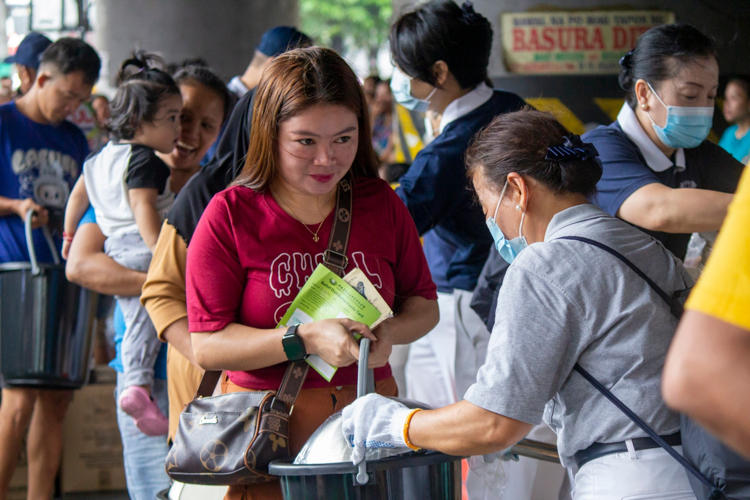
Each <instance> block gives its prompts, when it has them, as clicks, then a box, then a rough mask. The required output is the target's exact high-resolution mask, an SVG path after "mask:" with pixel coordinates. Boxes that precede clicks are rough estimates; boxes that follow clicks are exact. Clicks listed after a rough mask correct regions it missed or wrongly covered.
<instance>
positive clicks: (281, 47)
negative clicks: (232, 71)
mask: <svg viewBox="0 0 750 500" xmlns="http://www.w3.org/2000/svg"><path fill="white" fill-rule="evenodd" d="M309 44H312V40H310V38H309V37H308V36H307V35H305V34H304V33H302V32H300V31H298V30H297V28H294V27H292V26H276V27H275V28H271V29H270V30H268V31H266V32H265V33H263V37H261V39H260V44H258V47H257V48H256V49H255V55H254V56H253V59H252V61H250V65H249V66H248V67H247V69H246V70H245V73H244V74H243V75H242V76H239V75H238V76H235V77H234V78H232V80H230V82H229V84H228V85H227V88H228V89H229V91H230V92H232V93H234V94H235V95H236V96H237V98H238V99H239V98H241V97H242V96H243V95H245V94H246V93H247V92H248V91H249V90H250V89H253V88H255V87H257V86H258V82H259V81H260V77H261V75H262V74H263V70H264V69H266V66H268V63H270V62H271V61H272V60H273V58H274V57H276V56H278V55H279V54H282V53H284V52H286V51H287V50H289V49H290V48H294V47H304V46H305V45H309Z"/></svg>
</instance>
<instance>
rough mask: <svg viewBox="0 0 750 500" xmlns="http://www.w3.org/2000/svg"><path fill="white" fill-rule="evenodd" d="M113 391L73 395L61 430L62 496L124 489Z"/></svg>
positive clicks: (89, 389)
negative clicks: (72, 493)
mask: <svg viewBox="0 0 750 500" xmlns="http://www.w3.org/2000/svg"><path fill="white" fill-rule="evenodd" d="M114 391H115V385H114V384H92V385H88V386H86V387H84V388H83V389H81V390H78V391H75V393H74V396H73V401H72V402H71V404H70V409H69V410H68V415H67V417H66V418H65V426H64V429H63V457H62V491H63V493H70V492H90V491H112V490H124V489H125V468H124V465H123V459H122V441H121V439H120V431H119V429H118V428H117V407H116V403H115V398H114Z"/></svg>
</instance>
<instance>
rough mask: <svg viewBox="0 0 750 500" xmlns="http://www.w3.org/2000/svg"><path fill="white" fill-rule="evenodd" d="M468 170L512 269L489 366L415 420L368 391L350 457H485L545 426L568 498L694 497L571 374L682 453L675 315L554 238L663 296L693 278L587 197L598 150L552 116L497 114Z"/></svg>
mask: <svg viewBox="0 0 750 500" xmlns="http://www.w3.org/2000/svg"><path fill="white" fill-rule="evenodd" d="M466 162H467V165H468V167H469V176H470V177H471V179H472V181H473V184H474V187H475V188H476V192H477V195H478V197H479V202H480V204H481V207H482V209H483V211H484V213H485V217H486V218H487V226H488V227H489V229H490V233H491V234H492V237H493V239H494V241H495V246H496V248H497V250H498V251H499V252H500V255H502V256H503V258H505V259H507V260H508V261H510V262H511V265H510V268H509V269H508V271H507V274H506V276H505V281H504V283H503V286H502V288H501V289H500V296H499V300H498V305H497V308H498V311H502V314H501V315H498V318H497V322H496V323H495V326H494V329H493V331H492V336H491V338H490V345H489V350H488V354H487V360H486V362H485V364H484V366H482V367H481V368H480V370H479V373H478V376H477V381H476V383H475V384H474V385H472V386H471V387H470V388H469V390H468V391H467V392H466V396H465V398H464V400H463V401H461V402H458V403H455V404H453V405H450V406H447V407H444V408H440V409H436V410H429V411H427V410H424V411H416V412H414V411H412V410H409V409H407V408H406V407H404V406H403V405H401V404H400V403H397V402H395V401H393V400H389V399H386V398H383V397H380V396H378V395H369V396H367V397H365V398H360V399H358V400H357V401H355V402H354V403H353V404H352V405H350V406H349V407H347V408H345V409H344V412H343V431H344V434H345V436H346V437H347V438H349V439H352V440H353V441H352V442H353V443H354V446H355V450H354V452H353V454H352V460H353V461H355V462H356V460H357V459H358V458H359V457H360V456H361V454H362V453H364V443H367V445H368V446H372V445H373V444H376V446H388V447H391V446H393V447H395V448H403V449H408V448H412V449H418V448H425V449H430V450H439V451H442V452H444V453H449V454H452V455H482V454H487V453H492V452H496V451H499V450H503V449H507V448H509V447H510V446H512V445H513V444H515V443H516V442H518V441H519V440H520V439H522V438H523V437H524V436H525V435H526V434H527V433H528V432H529V430H530V429H531V428H532V426H533V425H535V424H538V423H540V422H541V421H542V420H544V421H545V422H546V423H547V424H548V425H550V427H552V429H553V430H554V431H555V432H556V433H557V446H558V450H559V452H560V457H561V460H562V463H563V465H564V466H565V467H567V468H568V469H569V470H571V471H573V472H575V486H574V491H573V498H574V500H594V499H596V500H614V499H617V500H620V499H622V498H626V497H627V498H639V499H644V500H645V499H656V498H659V499H664V498H669V499H672V500H688V499H690V500H694V499H695V495H694V494H693V493H692V490H691V489H690V485H689V483H688V478H687V474H686V472H685V471H684V470H683V468H682V467H681V466H680V465H679V464H678V463H677V462H676V461H675V460H674V459H673V458H672V457H670V456H669V455H668V454H667V452H665V451H664V450H662V449H661V448H659V446H658V445H657V444H656V443H655V442H654V441H652V440H651V439H650V438H645V437H644V436H645V435H646V434H645V433H644V432H643V431H641V430H640V429H639V428H638V427H636V426H635V425H634V424H633V423H632V422H631V421H630V420H629V419H628V418H627V417H626V416H625V415H624V414H623V413H621V412H620V410H619V409H618V408H617V407H615V406H614V405H613V404H612V403H610V402H609V401H608V400H607V399H605V398H604V397H603V396H602V395H601V394H600V393H599V392H598V391H597V390H596V389H595V388H594V387H593V386H592V385H590V384H589V382H587V381H586V380H585V379H584V378H583V377H582V376H581V375H580V374H579V373H574V366H575V365H576V363H578V364H580V365H581V366H582V367H583V368H584V369H585V370H587V371H588V372H589V373H591V374H592V375H593V376H594V377H596V378H597V379H598V380H599V381H601V382H602V383H603V384H604V385H605V386H606V387H610V388H612V391H613V392H614V393H615V395H616V396H617V397H619V398H620V399H621V400H622V401H623V402H624V403H625V404H626V405H628V406H629V407H630V408H631V409H632V410H633V411H634V412H635V413H636V414H638V415H640V416H642V417H643V418H645V419H646V420H647V423H648V424H649V425H650V426H651V427H652V428H653V429H654V430H655V431H656V432H657V433H658V434H659V435H661V436H663V437H664V438H665V439H666V440H667V442H668V443H670V444H671V445H673V446H674V447H676V448H677V450H678V451H679V450H680V436H679V430H680V428H679V425H680V423H679V416H678V415H677V414H675V413H673V412H672V411H670V410H669V409H668V408H667V406H666V405H665V403H664V402H663V401H662V398H661V392H660V382H661V370H662V367H663V364H664V359H665V356H666V353H667V349H668V347H669V343H670V340H671V339H672V335H673V333H674V330H675V328H676V326H677V319H675V318H674V317H673V316H672V314H671V312H670V309H669V307H667V306H666V303H665V302H661V299H660V298H659V297H658V296H657V295H656V294H655V292H654V291H653V290H652V289H651V288H650V287H649V286H648V285H647V284H646V283H645V281H644V280H643V278H641V277H640V276H639V275H638V274H636V273H635V272H634V271H633V270H632V269H630V268H628V267H627V266H626V265H625V264H624V263H622V262H620V261H619V260H618V259H617V258H615V257H614V256H613V255H610V254H609V253H607V252H606V251H604V250H603V249H601V248H597V247H596V246H594V245H592V244H589V243H586V242H582V241H576V240H570V239H565V238H570V237H579V238H580V237H583V238H588V239H590V240H596V241H597V242H599V243H603V244H604V245H607V246H608V247H610V248H613V249H615V250H617V251H619V252H620V253H621V254H622V255H624V256H625V257H626V258H627V259H629V260H630V261H631V262H632V263H633V264H635V265H636V266H637V267H638V268H640V270H641V271H642V272H644V273H645V274H646V275H647V276H648V277H649V278H650V279H652V280H653V281H654V282H655V283H656V284H657V285H658V286H659V287H660V288H662V290H663V291H665V292H666V293H667V294H673V293H675V292H677V291H680V290H684V289H685V288H687V287H688V286H690V284H691V279H690V277H689V276H688V274H687V272H686V271H685V269H684V267H683V266H682V264H681V263H680V261H679V260H678V259H677V258H675V256H674V255H672V253H670V252H668V251H667V250H666V249H665V248H664V247H663V246H662V245H661V244H660V243H659V242H657V241H655V240H654V239H653V238H651V237H649V236H648V235H646V234H644V233H643V232H641V231H639V230H637V229H636V228H633V227H632V226H631V225H630V224H627V223H625V222H623V221H622V220H619V219H617V218H615V217H612V216H610V215H608V214H606V213H605V212H603V211H601V210H600V209H599V208H597V207H596V206H594V205H591V204H589V203H588V202H587V198H588V197H589V196H591V195H592V194H594V193H595V190H596V183H597V181H598V180H599V178H600V176H601V173H602V169H601V165H600V163H599V162H598V161H597V158H596V149H595V148H594V147H593V146H591V145H590V144H585V143H582V142H581V140H580V138H578V137H577V136H571V135H569V134H568V132H567V131H566V130H565V128H564V127H563V126H562V125H561V124H560V123H558V122H557V121H556V120H555V119H554V118H553V117H552V116H551V115H548V114H545V113H541V112H538V111H533V110H524V111H519V112H516V113H511V114H508V115H503V116H499V117H498V118H496V119H495V120H494V121H493V122H492V123H491V124H490V125H489V126H488V127H487V128H486V129H484V130H483V131H482V132H480V134H479V135H478V136H477V139H476V142H474V143H473V145H472V146H471V147H470V149H469V151H468V152H467V159H466ZM601 443H608V444H607V445H603V444H601Z"/></svg>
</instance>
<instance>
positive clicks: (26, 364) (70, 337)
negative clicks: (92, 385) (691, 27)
mask: <svg viewBox="0 0 750 500" xmlns="http://www.w3.org/2000/svg"><path fill="white" fill-rule="evenodd" d="M32 215H33V212H32V211H31V210H30V211H29V212H28V213H27V214H26V218H25V221H24V222H25V229H26V245H27V247H28V250H29V258H30V260H31V262H9V263H6V264H0V374H2V379H3V382H4V384H5V385H7V386H31V387H40V388H49V389H77V388H79V387H81V386H83V385H84V384H85V383H86V381H87V378H88V373H89V361H90V359H91V349H92V347H93V342H92V338H93V325H94V319H95V316H96V308H97V304H98V294H96V293H94V292H91V291H89V290H86V289H84V288H81V287H80V286H78V285H76V284H74V283H71V282H69V281H68V280H67V279H66V278H65V265H64V264H62V263H61V262H60V257H59V255H58V253H57V249H56V248H55V244H54V242H53V240H52V236H51V235H50V232H49V229H48V228H47V227H43V228H42V231H43V233H44V238H45V240H46V241H47V244H48V245H49V247H50V251H51V252H52V256H53V259H54V261H55V262H54V264H39V263H38V262H37V258H36V252H35V251H34V245H33V239H32V237H31V217H32Z"/></svg>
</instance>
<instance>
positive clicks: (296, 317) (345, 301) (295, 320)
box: [277, 264, 381, 382]
mask: <svg viewBox="0 0 750 500" xmlns="http://www.w3.org/2000/svg"><path fill="white" fill-rule="evenodd" d="M380 316H381V312H380V311H379V310H378V309H377V308H376V307H375V306H374V305H372V304H370V302H368V301H367V299H366V298H365V297H363V296H362V295H360V294H359V292H357V290H355V289H354V288H352V287H351V286H350V285H349V284H347V283H346V281H344V280H343V279H342V278H339V277H338V276H337V275H336V274H334V273H333V272H331V271H330V270H329V269H328V268H327V267H325V266H324V265H323V264H318V267H317V268H316V269H315V271H314V272H313V273H312V275H311V276H310V277H309V278H308V279H307V283H305V286H303V287H302V289H301V290H300V291H299V294H297V297H296V298H295V299H294V301H293V302H292V304H291V305H290V306H289V309H287V311H286V314H284V317H283V318H281V321H280V322H279V325H278V327H277V328H283V327H287V328H288V327H290V326H293V325H301V324H305V323H312V322H313V321H320V320H323V319H333V318H349V319H351V320H354V321H358V322H360V323H364V324H365V325H367V326H368V327H369V326H372V325H373V324H374V323H375V322H376V321H377V320H378V318H379V317H380ZM355 337H357V338H358V339H359V337H360V335H358V334H357V335H355ZM307 362H308V364H309V365H310V366H312V367H313V368H314V369H315V371H317V372H318V373H319V374H320V375H321V376H322V377H323V378H324V379H326V380H327V381H328V382H330V381H331V379H332V378H333V376H334V375H335V374H336V370H337V368H336V367H334V366H331V365H329V364H328V363H326V362H325V361H323V360H322V359H321V358H320V357H319V356H317V355H315V354H313V355H310V356H308V358H307Z"/></svg>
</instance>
